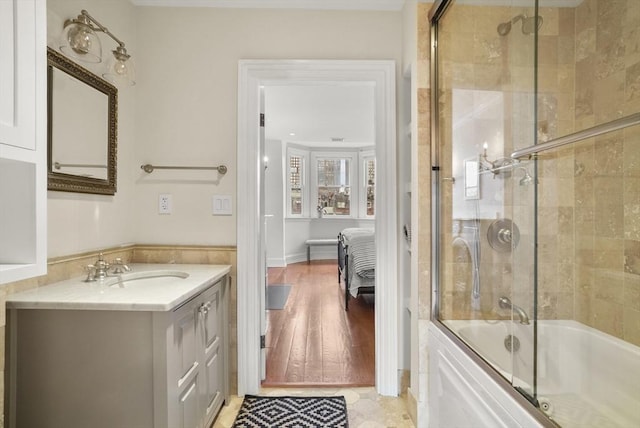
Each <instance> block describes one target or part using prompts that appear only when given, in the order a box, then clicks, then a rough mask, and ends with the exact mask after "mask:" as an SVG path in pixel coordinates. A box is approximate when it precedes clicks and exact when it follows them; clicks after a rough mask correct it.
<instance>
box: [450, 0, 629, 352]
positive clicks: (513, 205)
mask: <svg viewBox="0 0 640 428" xmlns="http://www.w3.org/2000/svg"><path fill="white" fill-rule="evenodd" d="M458 9H459V10H460V14H459V16H457V17H456V16H452V17H451V19H453V20H459V21H460V25H462V23H463V22H464V19H463V18H465V16H466V17H467V18H469V19H471V21H466V22H467V24H466V25H467V27H466V28H467V30H466V33H467V34H469V32H470V31H471V32H473V34H472V35H473V40H475V46H477V47H478V48H479V51H481V52H482V51H484V52H485V53H486V52H489V51H490V52H492V53H493V54H495V55H493V56H487V55H475V56H474V55H473V52H469V55H465V54H464V53H459V57H458V60H457V61H456V62H458V61H467V63H468V64H466V67H465V66H464V64H463V66H461V67H457V71H456V74H455V75H454V76H452V80H453V85H454V86H455V87H468V88H476V89H499V90H506V91H510V90H518V87H520V88H521V89H523V88H526V85H525V82H526V75H523V74H522V73H521V72H522V69H524V68H525V67H526V66H527V61H529V62H530V59H529V60H527V56H529V55H532V52H529V51H527V48H526V47H525V48H523V49H521V50H519V51H518V52H514V51H513V50H507V49H508V48H504V47H503V46H500V45H499V44H498V42H497V41H496V39H497V36H496V34H495V28H496V26H497V24H498V23H499V22H501V19H502V18H503V17H504V16H507V15H509V13H511V12H512V10H510V9H509V8H499V7H497V8H489V7H486V8H482V9H483V10H482V11H480V12H479V13H476V14H475V16H476V18H475V19H476V25H475V26H470V25H469V24H468V23H469V22H472V21H473V18H471V15H470V14H471V10H472V8H471V7H470V6H458ZM540 14H541V15H542V16H543V17H544V24H543V25H542V27H541V30H540V38H539V58H538V60H539V80H538V84H539V95H538V124H537V127H538V133H539V136H540V138H542V139H551V138H555V137H558V136H562V135H566V134H568V133H571V132H574V131H576V130H580V129H584V128H588V127H590V126H594V125H596V124H600V123H604V122H607V121H610V120H612V119H615V118H618V117H623V116H625V115H628V114H631V113H634V112H638V111H640V2H638V1H636V0H620V1H615V2H612V1H606V0H585V1H584V2H583V3H582V4H581V5H580V6H578V7H577V8H575V9H570V8H541V9H540ZM491 16H492V18H491ZM481 24H482V25H481ZM451 25H452V27H453V28H455V25H456V24H455V22H454V23H452V24H451ZM487 29H488V30H487ZM501 48H504V49H505V50H504V51H502V50H501ZM462 50H464V49H462ZM503 55H512V56H511V57H509V58H508V60H509V64H510V66H513V68H515V70H514V72H513V74H512V76H511V79H512V80H511V81H510V82H508V83H509V85H510V86H509V85H507V86H509V87H507V86H503V85H504V84H505V82H503V81H502V80H500V79H499V78H496V77H491V75H490V74H487V73H483V72H482V70H484V69H487V68H488V69H493V70H494V71H495V74H494V76H499V75H500V73H501V71H500V70H501V69H502V68H501V67H502V65H501V64H502V61H503V58H502V56H503ZM465 58H466V59H465ZM469 58H473V61H469ZM529 58H531V57H529ZM457 65H460V64H457ZM518 68H520V72H518ZM520 77H525V79H524V80H522V81H521V83H522V84H519V83H518V79H519V78H520ZM639 142H640V127H638V126H636V127H633V128H627V129H626V130H623V131H617V132H613V133H609V134H606V135H602V136H600V137H597V138H594V139H591V140H586V141H583V142H580V143H578V144H575V145H573V146H568V147H565V148H562V149H557V150H554V151H550V152H547V153H545V154H544V155H542V156H540V161H539V163H538V165H539V171H538V184H539V206H538V212H539V218H540V219H544V221H540V223H539V224H540V229H539V235H538V244H539V257H540V259H539V270H538V273H539V283H538V284H539V296H538V297H539V307H538V309H539V318H541V319H574V320H577V321H580V322H582V323H584V324H586V325H589V326H591V327H594V328H597V329H599V330H602V331H604V332H606V333H608V334H611V335H613V336H616V337H618V338H621V339H623V340H626V341H628V342H630V343H633V344H635V345H640V202H639V201H640V144H639ZM510 191H511V188H509V187H506V191H505V193H506V194H507V196H506V197H505V201H506V207H505V208H506V212H510V210H511V209H513V210H514V214H513V216H514V218H515V219H516V221H519V222H522V223H524V225H525V227H522V224H521V228H520V230H521V232H523V231H525V234H523V236H522V240H523V241H524V242H527V240H529V242H530V241H531V240H532V239H533V237H532V236H531V235H529V236H527V235H526V231H527V230H530V229H529V228H528V227H527V226H526V224H527V223H530V222H531V221H532V218H531V214H530V212H531V210H532V208H531V205H530V204H529V205H527V204H528V200H524V199H526V197H520V199H523V200H518V198H517V196H516V197H514V198H512V197H511V196H510V195H508V194H509V193H510ZM445 196H448V195H446V194H445ZM448 203H450V200H449V201H448ZM445 204H447V201H445ZM486 226H487V225H485V224H483V227H484V230H486ZM448 237H449V238H451V237H452V236H451V235H450V234H449V235H448ZM448 242H451V241H450V240H449V241H448ZM482 250H483V251H482V254H483V257H485V255H487V258H485V260H484V261H483V262H484V263H486V265H485V266H483V269H482V271H481V277H482V282H483V283H485V284H486V283H488V282H487V281H490V282H492V283H494V284H498V287H497V289H496V290H493V291H492V293H493V295H492V296H490V298H489V297H486V296H483V298H484V300H483V302H485V300H486V302H485V304H483V308H484V310H485V313H483V314H482V315H481V316H483V317H490V318H498V317H499V314H498V312H497V311H495V308H493V307H492V306H495V305H493V303H494V300H495V298H496V296H497V295H498V294H500V293H501V292H509V291H510V290H509V288H510V284H512V283H513V284H516V285H515V288H514V290H513V291H514V293H515V295H516V296H517V295H519V298H520V299H521V301H530V300H531V295H530V290H525V289H524V287H520V288H518V284H531V281H532V279H531V272H532V269H533V266H518V264H517V263H516V265H514V266H511V263H510V261H509V260H507V261H505V260H503V259H502V258H501V257H499V256H495V255H494V257H491V256H490V254H491V250H490V249H488V248H486V249H485V247H484V246H483V248H482ZM485 250H486V251H485ZM520 251H525V252H526V251H527V250H525V249H520ZM526 256H527V254H521V255H520V256H519V257H521V258H522V260H528V259H527V257H526ZM447 257H449V259H448V262H449V263H448V265H447V270H446V275H451V276H453V275H455V273H454V272H457V274H458V275H459V274H460V273H461V272H462V273H464V271H465V266H464V263H465V261H464V260H463V259H462V260H460V259H459V260H458V261H457V262H456V261H455V254H454V253H453V252H450V253H449V254H448V255H447ZM456 263H457V265H456ZM467 263H468V262H467ZM512 270H513V272H512ZM466 271H467V272H468V271H469V269H466ZM458 279H459V278H458ZM451 283H455V281H451ZM458 283H459V281H458ZM464 292H465V291H464V290H453V289H450V290H446V293H445V295H444V296H443V297H444V299H443V302H444V304H443V306H442V308H443V311H444V313H445V314H446V316H448V317H453V318H465V317H468V315H469V313H470V311H469V308H468V305H466V304H462V305H460V306H458V305H457V303H456V305H454V304H453V302H460V301H462V302H466V301H467V300H469V299H468V298H466V297H463V296H461V293H462V294H463V295H464Z"/></svg>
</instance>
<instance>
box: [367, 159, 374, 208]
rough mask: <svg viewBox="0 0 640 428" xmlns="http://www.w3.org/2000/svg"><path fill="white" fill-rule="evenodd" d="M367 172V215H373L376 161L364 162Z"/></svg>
mask: <svg viewBox="0 0 640 428" xmlns="http://www.w3.org/2000/svg"><path fill="white" fill-rule="evenodd" d="M365 168H366V171H367V174H366V177H367V186H366V190H367V215H374V214H375V212H374V211H375V205H376V204H375V196H376V161H374V160H368V161H366V162H365Z"/></svg>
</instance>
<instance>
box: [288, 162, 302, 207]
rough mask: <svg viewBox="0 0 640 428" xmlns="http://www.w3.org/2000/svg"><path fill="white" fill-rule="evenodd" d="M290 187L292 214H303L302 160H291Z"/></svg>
mask: <svg viewBox="0 0 640 428" xmlns="http://www.w3.org/2000/svg"><path fill="white" fill-rule="evenodd" d="M289 185H290V192H289V194H290V198H291V201H290V202H291V207H290V210H291V214H292V215H293V214H297V215H300V214H302V158H301V157H299V156H291V157H290V158H289Z"/></svg>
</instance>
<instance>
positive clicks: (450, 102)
mask: <svg viewBox="0 0 640 428" xmlns="http://www.w3.org/2000/svg"><path fill="white" fill-rule="evenodd" d="M535 16H536V8H535V2H534V1H531V2H530V7H523V6H522V2H518V6H517V7H515V6H514V7H508V6H487V5H479V4H473V5H472V4H469V3H466V2H465V3H464V4H459V3H456V2H452V3H451V5H450V6H449V7H448V9H447V10H446V12H445V13H444V15H443V16H442V17H441V18H440V19H439V20H438V23H437V26H436V34H437V47H438V48H437V57H436V64H437V65H436V74H437V87H436V88H435V89H434V90H435V91H436V94H437V112H436V114H437V115H438V116H437V117H438V128H437V131H438V149H437V154H436V155H435V156H434V159H435V162H436V163H435V165H437V166H438V167H439V184H438V193H439V194H438V195H437V200H438V213H437V216H438V221H437V224H438V231H437V239H438V251H437V254H438V257H439V260H438V264H439V267H438V268H439V281H438V310H437V318H438V319H439V320H440V321H441V322H442V323H443V324H444V325H445V326H446V327H448V328H449V329H450V330H451V331H452V332H453V333H454V334H455V335H457V336H458V337H459V338H460V339H462V340H463V341H464V342H465V343H466V344H467V345H469V347H470V348H471V349H472V350H473V351H475V352H476V353H477V354H478V355H479V356H480V357H482V358H483V359H484V360H485V361H486V362H487V363H489V364H490V365H491V367H493V369H495V371H497V372H498V373H499V374H500V375H501V376H503V377H504V378H506V379H507V380H508V381H509V382H511V383H513V385H514V386H515V387H517V388H519V389H520V390H521V391H522V392H523V393H525V394H526V395H527V396H534V395H535V376H534V374H535V358H534V357H535V343H534V339H535V334H534V333H535V332H534V327H535V315H536V314H535V304H534V303H535V297H534V296H535V293H534V284H535V278H534V275H535V270H534V262H535V256H534V251H533V249H534V237H535V227H536V224H535V218H536V217H535V215H534V214H533V208H534V206H535V185H536V184H535V180H534V177H535V174H536V169H535V164H534V163H532V162H518V161H513V160H512V159H511V157H510V154H511V153H512V152H513V151H514V150H517V149H519V148H523V147H527V146H530V145H532V144H533V143H534V141H535V140H534V137H535V132H536V128H535V123H536V109H535V102H536V99H535V89H536V88H535V81H536V79H535V65H536V64H535V58H536V55H535V52H536V43H535V33H536V31H537V30H538V25H539V24H538V21H537V20H535V19H534V18H533V17H535Z"/></svg>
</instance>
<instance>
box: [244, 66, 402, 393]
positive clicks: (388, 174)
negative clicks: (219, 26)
mask: <svg viewBox="0 0 640 428" xmlns="http://www.w3.org/2000/svg"><path fill="white" fill-rule="evenodd" d="M238 81H239V88H238V89H239V92H238V181H237V183H238V199H237V212H238V241H237V245H238V265H237V270H238V288H237V305H238V311H237V313H238V329H237V331H238V393H239V394H240V395H244V394H256V393H258V392H259V389H260V371H261V361H260V355H261V351H260V335H261V323H260V316H261V315H260V314H261V313H262V311H261V308H264V298H263V295H261V284H264V277H262V278H261V271H260V265H261V263H262V261H261V260H263V259H262V257H263V254H262V253H261V251H260V248H259V246H257V245H255V243H256V238H260V236H261V233H263V232H262V230H263V229H262V228H263V226H262V225H263V219H262V218H261V213H260V208H259V198H260V191H259V189H260V171H261V169H262V168H263V159H262V158H261V156H260V150H259V141H260V138H259V133H260V128H259V127H258V123H259V117H260V92H261V88H264V87H265V86H268V85H273V84H284V83H287V82H289V83H298V84H300V83H303V82H369V83H370V84H372V85H373V86H374V93H375V117H376V121H375V147H376V152H377V158H378V165H379V168H378V183H379V186H378V187H377V188H376V191H377V193H378V200H379V201H385V203H384V204H379V205H378V208H377V212H376V214H377V215H376V219H375V228H376V235H377V236H376V266H377V271H376V294H375V303H376V314H375V324H376V330H375V349H376V352H375V359H376V362H377V364H376V382H375V383H376V387H377V390H378V392H379V393H380V394H382V395H392V396H396V395H398V334H397V329H398V320H397V318H398V317H397V314H398V295H397V288H396V284H397V235H398V232H397V230H396V229H397V221H396V206H397V202H396V191H397V187H396V151H395V150H396V148H395V141H396V126H395V116H396V110H395V63H394V62H393V61H306V60H305V61H270V60H241V61H240V63H239V76H238ZM383 302H384V303H383Z"/></svg>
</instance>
